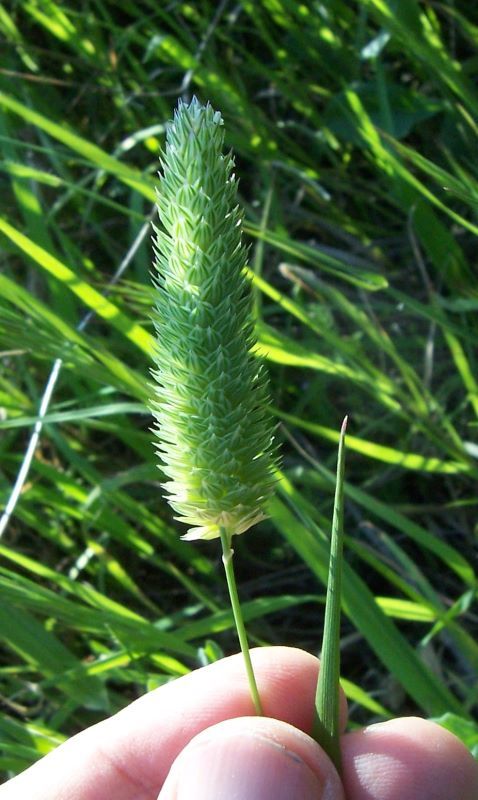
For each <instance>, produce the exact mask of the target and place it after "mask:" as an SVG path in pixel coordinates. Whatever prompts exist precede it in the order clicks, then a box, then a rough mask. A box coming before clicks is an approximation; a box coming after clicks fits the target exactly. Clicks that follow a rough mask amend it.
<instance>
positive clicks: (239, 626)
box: [221, 528, 263, 715]
mask: <svg viewBox="0 0 478 800" xmlns="http://www.w3.org/2000/svg"><path fill="white" fill-rule="evenodd" d="M221 544H222V562H223V564H224V569H225V571H226V581H227V588H228V589H229V597H230V598H231V607H232V613H233V615H234V622H235V623H236V630H237V635H238V637H239V644H240V645H241V651H242V655H243V657H244V664H245V667H246V673H247V680H248V681H249V689H250V692H251V697H252V700H253V702H254V707H255V709H256V712H257V713H258V714H259V715H262V714H263V710H262V705H261V700H260V697H259V691H258V689H257V683H256V678H255V675H254V670H253V668H252V662H251V655H250V653H249V643H248V641H247V634H246V628H245V625H244V620H243V618H242V611H241V603H240V601H239V595H238V594H237V585H236V576H235V574H234V564H233V560H232V557H233V555H234V550H233V549H232V547H231V536H230V535H229V533H228V532H227V531H226V529H225V528H221Z"/></svg>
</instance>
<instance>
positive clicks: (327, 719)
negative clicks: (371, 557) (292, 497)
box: [313, 417, 348, 773]
mask: <svg viewBox="0 0 478 800" xmlns="http://www.w3.org/2000/svg"><path fill="white" fill-rule="evenodd" d="M347 421H348V417H345V419H344V421H343V423H342V428H341V431H340V440H339V453H338V458H337V483H336V485H335V500H334V514H333V520H332V536H331V541H330V561H329V577H328V581H327V600H326V604H325V622H324V637H323V643H322V658H321V663H320V672H319V680H318V682H317V693H316V696H315V708H316V713H317V716H316V718H315V721H314V727H313V735H314V737H315V739H316V740H317V741H318V743H319V744H320V745H321V747H322V748H323V749H324V750H325V752H326V753H327V755H329V756H330V758H331V759H332V761H333V763H334V764H335V766H336V768H337V771H338V772H339V773H340V767H341V757H340V737H339V680H340V606H341V584H342V555H343V539H344V471H345V431H346V429H347Z"/></svg>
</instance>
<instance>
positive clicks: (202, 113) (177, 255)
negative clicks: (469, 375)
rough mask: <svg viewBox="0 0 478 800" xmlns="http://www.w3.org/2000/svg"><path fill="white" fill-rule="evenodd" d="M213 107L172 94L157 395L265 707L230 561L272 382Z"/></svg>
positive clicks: (180, 510) (177, 476)
mask: <svg viewBox="0 0 478 800" xmlns="http://www.w3.org/2000/svg"><path fill="white" fill-rule="evenodd" d="M223 144H224V129H223V122H222V118H221V115H220V114H219V113H218V112H215V111H214V110H213V109H212V108H211V106H210V105H207V106H203V105H201V104H200V103H199V102H198V101H197V100H196V99H193V100H192V102H191V103H190V104H189V105H186V104H184V103H180V104H179V106H178V109H177V111H176V113H175V116H174V120H173V122H172V123H171V124H170V125H169V127H168V130H167V137H166V150H165V153H164V156H163V159H162V162H161V163H162V175H161V184H160V191H159V193H158V210H159V215H160V219H161V221H162V223H163V226H164V231H159V230H157V229H155V230H156V235H157V238H156V242H155V252H156V257H157V258H156V263H155V267H156V274H155V278H154V285H155V287H156V290H157V291H156V306H155V310H154V318H153V321H154V325H155V329H156V333H157V340H156V352H155V356H154V358H155V363H156V370H155V371H154V372H153V375H154V377H155V378H156V393H157V400H156V401H155V402H154V403H153V404H152V409H153V414H154V416H155V418H156V422H157V427H156V429H155V432H156V434H157V437H158V440H159V446H158V455H159V456H160V459H161V469H162V470H163V472H164V473H165V474H166V475H167V476H168V478H169V480H168V481H167V482H166V483H164V484H163V487H164V488H165V489H166V491H167V493H168V497H167V499H168V501H169V503H170V504H171V506H172V507H173V509H174V510H175V511H176V513H177V517H176V519H178V520H180V521H182V522H185V523H187V524H189V525H192V526H193V527H191V528H190V529H189V530H188V532H187V534H186V535H185V536H183V538H184V539H189V540H190V539H213V538H219V537H220V538H221V541H222V546H223V555H224V566H225V569H226V578H227V583H228V587H229V592H230V595H231V602H232V609H233V613H234V619H235V621H236V626H237V632H238V635H239V641H240V644H241V648H242V651H243V654H244V660H245V664H246V671H247V674H248V678H249V682H250V687H251V694H252V698H253V701H254V705H255V707H256V709H257V711H258V712H259V713H260V712H261V706H260V701H259V695H258V691H257V686H256V683H255V680H254V676H253V672H252V665H251V660H250V656H249V649H248V646H247V638H246V634H245V629H244V623H243V620H242V615H241V613H240V605H239V598H238V595H237V589H236V583H235V579H234V573H233V568H232V553H233V551H232V549H231V539H232V535H233V534H240V533H243V532H244V531H246V530H247V529H248V528H250V527H251V525H253V524H254V523H255V522H258V521H259V520H261V519H263V518H264V516H265V514H264V510H263V509H264V504H265V502H266V500H267V499H268V497H269V496H270V494H271V493H272V490H273V485H274V468H275V465H276V460H277V459H276V453H275V446H274V444H273V438H274V437H273V422H272V421H271V415H270V414H269V413H268V405H269V395H268V380H267V375H266V373H265V370H264V367H263V364H262V363H261V361H260V360H258V359H257V358H256V356H255V355H253V353H252V350H253V348H254V346H255V344H256V339H255V335H254V324H253V314H252V294H251V289H250V284H249V283H248V282H247V280H246V277H245V267H246V262H247V251H246V248H245V247H244V244H243V243H242V213H241V211H240V209H239V207H238V205H237V184H236V180H235V178H234V175H233V173H232V168H233V163H234V162H233V159H232V157H231V156H230V155H224V154H223Z"/></svg>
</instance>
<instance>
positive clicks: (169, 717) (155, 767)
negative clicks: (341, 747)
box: [0, 647, 346, 800]
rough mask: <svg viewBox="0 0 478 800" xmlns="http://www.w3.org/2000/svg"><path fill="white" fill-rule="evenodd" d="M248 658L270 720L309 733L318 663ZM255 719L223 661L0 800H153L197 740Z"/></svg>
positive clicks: (148, 701)
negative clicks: (221, 726) (232, 721)
mask: <svg viewBox="0 0 478 800" xmlns="http://www.w3.org/2000/svg"><path fill="white" fill-rule="evenodd" d="M251 655H252V660H253V663H254V669H255V673H256V678H257V683H258V686H259V692H260V694H261V699H262V702H263V706H264V711H265V714H266V715H268V716H270V717H276V718H277V719H281V720H284V721H285V722H288V723H290V724H291V725H294V726H296V727H298V728H300V729H301V730H304V731H309V730H310V729H311V725H312V717H313V707H314V696H315V686H316V681H317V672H318V661H317V659H316V658H314V657H313V656H311V655H310V654H308V653H305V652H304V651H302V650H296V649H293V648H285V647H274V648H260V649H257V650H253V651H252V653H251ZM342 700H343V702H342V718H343V722H344V723H345V717H346V704H345V700H344V699H343V698H342ZM251 714H254V708H253V704H252V701H251V698H250V693H249V688H248V683H247V679H246V676H245V671H244V664H243V661H242V657H241V656H240V655H237V656H232V657H230V658H226V659H224V660H222V661H218V662H216V663H215V664H211V665H210V666H208V667H204V668H203V669H200V670H197V671H196V672H193V673H191V674H190V675H187V676H185V677H184V678H180V679H179V680H177V681H173V682H172V683H170V684H167V685H166V686H163V687H161V688H160V689H157V690H155V691H154V692H151V693H150V694H148V695H145V696H144V697H142V698H140V699H139V700H137V701H136V702H134V703H132V704H131V705H130V706H129V707H128V708H126V709H124V710H123V711H121V712H119V714H116V715H115V716H114V717H112V718H111V719H109V720H106V721H105V722H102V723H99V724H98V725H96V726H94V727H93V728H90V729H89V730H87V731H85V732H84V733H82V734H80V735H79V736H76V737H74V738H73V739H71V740H70V741H69V742H67V743H66V744H65V745H62V746H61V747H60V748H58V750H56V751H54V752H53V753H51V754H50V755H49V756H46V757H45V758H44V759H42V761H40V762H38V764H36V765H34V766H33V767H32V768H30V770H27V771H26V772H25V773H23V774H22V775H20V776H19V777H17V778H14V779H13V781H11V782H10V783H9V784H7V787H6V792H5V794H0V800H24V798H25V797H28V796H29V792H31V787H34V789H35V794H34V797H35V800H60V798H63V797H68V798H69V800H100V799H101V798H103V797H105V796H109V795H110V794H111V796H114V797H115V800H131V798H133V797H134V798H135V800H152V799H153V798H156V796H157V794H158V791H159V790H160V788H161V786H162V785H163V782H164V780H165V778H166V775H167V774H168V772H169V769H170V767H171V764H172V763H173V761H174V759H175V758H176V756H177V755H178V753H179V752H180V751H181V750H182V749H183V747H185V745H186V744H187V743H188V742H189V741H190V740H191V739H192V738H193V737H194V736H196V734H198V733H199V732H200V731H202V730H203V729H204V728H208V727H209V726H211V725H214V724H215V723H217V722H220V721H222V720H225V719H229V718H232V717H242V716H248V715H251ZM7 789H8V793H7ZM1 791H3V790H1Z"/></svg>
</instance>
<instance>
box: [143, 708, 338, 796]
mask: <svg viewBox="0 0 478 800" xmlns="http://www.w3.org/2000/svg"><path fill="white" fill-rule="evenodd" d="M226 798H227V799H228V800H229V798H234V800H344V794H343V790H342V784H341V783H340V779H339V777H338V775H337V772H336V770H335V768H334V766H333V765H332V762H331V761H330V760H329V759H328V758H327V756H326V755H325V753H324V752H323V750H321V748H320V747H319V746H318V744H317V743H316V742H314V740H313V739H311V738H310V737H309V736H307V735H306V734H305V733H302V731H299V730H298V729H297V728H293V727H292V726H291V725H288V724H287V723H285V722H278V721H277V720H274V719H266V718H265V717H242V718H239V719H232V720H226V722H220V723H219V724H218V725H214V726H213V727H212V728H208V729H207V730H205V731H203V732H202V733H200V734H199V735H198V736H196V737H195V739H193V740H192V741H191V742H190V743H189V744H188V745H187V746H186V748H185V749H184V750H183V751H182V752H181V753H180V755H179V756H178V758H177V759H176V761H175V762H174V764H173V767H172V769H171V772H170V773H169V775H168V778H167V780H166V783H165V784H164V786H163V790H162V791H161V793H160V795H159V798H158V800H226Z"/></svg>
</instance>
